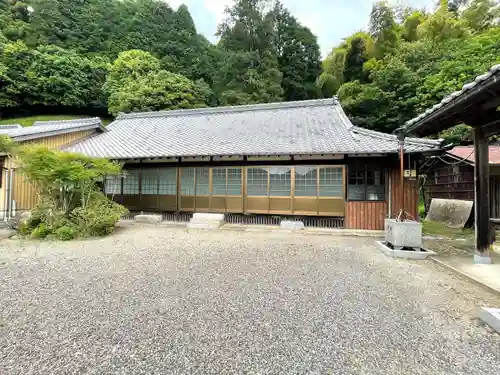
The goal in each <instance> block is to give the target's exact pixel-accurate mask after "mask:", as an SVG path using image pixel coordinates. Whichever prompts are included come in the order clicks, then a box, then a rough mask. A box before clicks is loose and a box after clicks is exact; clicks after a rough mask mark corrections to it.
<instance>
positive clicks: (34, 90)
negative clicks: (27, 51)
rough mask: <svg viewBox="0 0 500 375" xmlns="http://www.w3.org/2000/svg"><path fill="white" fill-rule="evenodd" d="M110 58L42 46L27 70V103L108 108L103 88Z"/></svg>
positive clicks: (35, 52)
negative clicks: (85, 55)
mask: <svg viewBox="0 0 500 375" xmlns="http://www.w3.org/2000/svg"><path fill="white" fill-rule="evenodd" d="M107 63H108V62H107V60H106V59H103V58H93V59H90V58H87V57H84V56H81V55H79V54H77V53H76V52H73V51H67V50H64V49H62V48H59V47H55V46H47V47H38V48H37V49H36V50H35V51H34V53H33V62H32V63H31V65H30V66H29V68H28V69H27V70H26V77H27V79H28V82H27V83H28V87H29V96H28V97H27V102H28V103H29V104H32V105H40V104H41V105H44V106H47V107H73V108H86V107H91V106H96V107H101V108H104V107H105V102H104V100H103V96H102V93H101V87H102V85H103V84H104V82H105V77H106V72H107Z"/></svg>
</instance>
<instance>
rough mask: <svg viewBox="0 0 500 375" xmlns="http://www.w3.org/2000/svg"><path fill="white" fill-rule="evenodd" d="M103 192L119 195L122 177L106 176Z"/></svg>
mask: <svg viewBox="0 0 500 375" xmlns="http://www.w3.org/2000/svg"><path fill="white" fill-rule="evenodd" d="M104 192H105V193H106V194H121V192H122V176H106V181H105V183H104Z"/></svg>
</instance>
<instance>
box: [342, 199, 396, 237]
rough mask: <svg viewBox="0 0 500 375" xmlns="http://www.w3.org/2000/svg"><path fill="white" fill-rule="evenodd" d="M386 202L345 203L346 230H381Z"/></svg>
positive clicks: (385, 211) (385, 215) (385, 214)
mask: <svg viewBox="0 0 500 375" xmlns="http://www.w3.org/2000/svg"><path fill="white" fill-rule="evenodd" d="M387 207H388V204H387V202H347V203H346V215H345V221H344V226H345V228H346V229H368V230H383V229H384V219H385V218H386V217H387Z"/></svg>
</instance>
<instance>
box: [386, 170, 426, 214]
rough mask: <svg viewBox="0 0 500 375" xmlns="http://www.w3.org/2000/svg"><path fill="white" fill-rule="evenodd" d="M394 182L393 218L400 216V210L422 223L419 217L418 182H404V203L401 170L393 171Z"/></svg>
mask: <svg viewBox="0 0 500 375" xmlns="http://www.w3.org/2000/svg"><path fill="white" fill-rule="evenodd" d="M391 181H392V212H391V216H392V217H395V216H396V215H398V214H399V210H401V209H402V208H404V210H405V211H406V212H407V213H408V214H409V215H410V217H411V218H413V219H415V220H417V221H420V217H419V215H418V188H419V186H418V180H413V181H411V180H409V179H406V178H405V180H404V201H403V189H401V183H400V174H399V169H393V170H392V173H391Z"/></svg>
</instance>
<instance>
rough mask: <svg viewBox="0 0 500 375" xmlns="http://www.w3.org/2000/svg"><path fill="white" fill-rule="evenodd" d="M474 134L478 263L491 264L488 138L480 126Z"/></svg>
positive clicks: (476, 257) (475, 129)
mask: <svg viewBox="0 0 500 375" xmlns="http://www.w3.org/2000/svg"><path fill="white" fill-rule="evenodd" d="M473 132H474V148H475V159H474V192H475V202H474V206H475V226H476V255H475V256H474V260H475V261H476V263H491V257H490V252H489V247H490V192H489V188H490V184H489V181H490V171H489V160H488V158H489V155H488V138H487V137H485V136H484V134H483V131H482V129H481V128H480V127H479V126H476V127H474V128H473Z"/></svg>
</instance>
